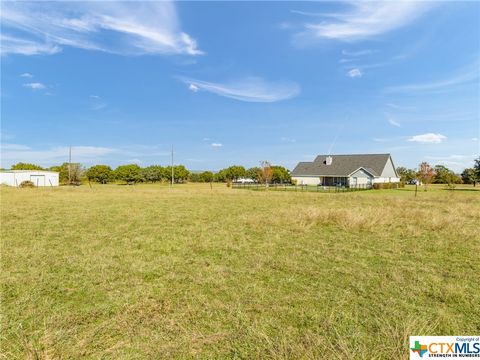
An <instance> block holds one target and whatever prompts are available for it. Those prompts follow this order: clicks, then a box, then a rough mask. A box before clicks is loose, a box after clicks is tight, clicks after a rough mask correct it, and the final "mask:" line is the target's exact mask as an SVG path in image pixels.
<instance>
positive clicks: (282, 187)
mask: <svg viewBox="0 0 480 360" xmlns="http://www.w3.org/2000/svg"><path fill="white" fill-rule="evenodd" d="M232 188H233V189H248V190H256V191H264V190H274V191H294V192H327V193H343V192H353V191H363V190H370V189H372V185H369V184H361V185H355V186H323V185H292V184H268V186H265V184H259V183H232Z"/></svg>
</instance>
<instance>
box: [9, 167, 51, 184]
mask: <svg viewBox="0 0 480 360" xmlns="http://www.w3.org/2000/svg"><path fill="white" fill-rule="evenodd" d="M58 178H59V174H58V172H55V171H45V170H2V171H0V184H2V185H8V186H20V184H21V183H22V182H24V181H31V182H32V183H33V184H34V185H35V186H58V184H59V181H58Z"/></svg>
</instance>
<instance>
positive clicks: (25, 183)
mask: <svg viewBox="0 0 480 360" xmlns="http://www.w3.org/2000/svg"><path fill="white" fill-rule="evenodd" d="M20 187H21V188H34V187H35V184H34V183H33V181H30V180H25V181H22V182H21V183H20Z"/></svg>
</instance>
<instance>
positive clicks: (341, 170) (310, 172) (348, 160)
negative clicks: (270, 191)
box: [291, 154, 393, 176]
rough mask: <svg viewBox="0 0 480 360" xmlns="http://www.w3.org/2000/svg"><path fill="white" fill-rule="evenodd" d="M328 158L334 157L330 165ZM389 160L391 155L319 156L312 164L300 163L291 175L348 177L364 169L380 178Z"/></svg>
mask: <svg viewBox="0 0 480 360" xmlns="http://www.w3.org/2000/svg"><path fill="white" fill-rule="evenodd" d="M327 156H331V157H332V163H331V164H330V165H326V164H325V159H326V158H327ZM389 159H390V154H351V155H318V156H317V157H316V158H315V160H314V161H312V162H300V163H298V165H297V166H296V167H295V169H293V171H292V173H291V175H292V176H302V175H305V176H348V175H350V174H351V173H353V172H354V171H356V170H358V169H359V168H363V169H365V170H367V171H368V172H369V173H371V174H372V175H374V176H380V175H381V174H382V172H383V169H384V168H385V165H386V164H387V161H388V160H389ZM392 164H393V162H392Z"/></svg>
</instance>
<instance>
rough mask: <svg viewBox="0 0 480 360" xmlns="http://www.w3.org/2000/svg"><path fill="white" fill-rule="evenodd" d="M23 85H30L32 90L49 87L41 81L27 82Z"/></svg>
mask: <svg viewBox="0 0 480 360" xmlns="http://www.w3.org/2000/svg"><path fill="white" fill-rule="evenodd" d="M23 86H25V87H28V88H30V89H32V90H43V89H46V88H47V87H46V86H45V85H44V84H42V83H40V82H34V83H27V84H23Z"/></svg>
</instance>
